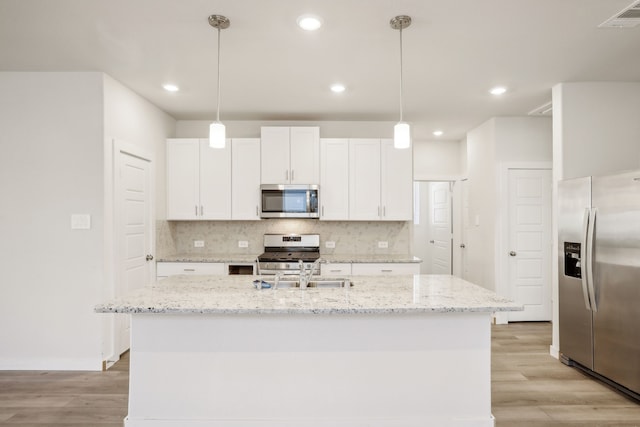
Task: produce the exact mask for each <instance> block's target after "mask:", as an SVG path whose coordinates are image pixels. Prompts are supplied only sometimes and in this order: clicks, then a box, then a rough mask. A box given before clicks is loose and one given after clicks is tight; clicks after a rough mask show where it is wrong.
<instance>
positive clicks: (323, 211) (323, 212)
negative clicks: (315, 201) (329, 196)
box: [322, 205, 324, 216]
mask: <svg viewBox="0 0 640 427" xmlns="http://www.w3.org/2000/svg"><path fill="white" fill-rule="evenodd" d="M322 216H324V205H323V206H322Z"/></svg>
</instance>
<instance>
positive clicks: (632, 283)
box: [558, 171, 640, 399]
mask: <svg viewBox="0 0 640 427" xmlns="http://www.w3.org/2000/svg"><path fill="white" fill-rule="evenodd" d="M558 243H559V248H558V253H559V264H558V267H559V268H558V270H559V272H558V273H559V282H558V285H559V310H560V312H559V329H560V353H561V358H562V359H561V360H562V361H563V362H564V363H566V364H569V365H574V366H577V367H579V368H582V369H583V370H585V371H587V372H588V373H591V374H593V375H594V376H596V377H599V378H600V379H602V380H604V381H606V382H608V383H610V384H611V385H614V386H616V387H617V388H619V389H621V390H622V391H624V392H626V393H627V394H630V395H632V396H633V397H635V398H637V399H640V171H635V172H626V173H620V174H616V175H610V176H603V177H586V178H577V179H572V180H566V181H562V182H560V183H559V186H558Z"/></svg>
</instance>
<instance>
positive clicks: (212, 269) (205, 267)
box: [156, 262, 226, 277]
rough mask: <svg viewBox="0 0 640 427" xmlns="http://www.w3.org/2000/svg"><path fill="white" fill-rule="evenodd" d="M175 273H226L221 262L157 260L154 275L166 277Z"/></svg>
mask: <svg viewBox="0 0 640 427" xmlns="http://www.w3.org/2000/svg"><path fill="white" fill-rule="evenodd" d="M177 274H190V275H194V276H197V275H207V274H226V272H225V268H224V263H221V262H159V263H158V264H157V265H156V276H158V277H166V276H175V275H177Z"/></svg>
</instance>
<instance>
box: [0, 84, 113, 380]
mask: <svg viewBox="0 0 640 427" xmlns="http://www.w3.org/2000/svg"><path fill="white" fill-rule="evenodd" d="M0 93H2V97H0V129H2V132H0V149H1V153H2V154H1V155H0V194H2V209H0V236H2V238H0V262H1V263H2V279H0V325H2V327H0V343H2V344H1V345H0V369H100V367H101V365H100V360H101V359H100V352H101V342H100V341H101V336H100V321H99V317H98V316H97V315H96V314H95V313H93V306H94V304H95V303H97V302H98V297H99V292H100V289H101V287H102V286H103V219H104V218H103V191H102V189H103V143H102V141H103V120H102V114H103V110H102V108H103V99H102V74H101V73H23V72H20V73H16V72H2V73H0ZM72 214H89V215H91V229H90V230H71V229H70V217H71V215H72Z"/></svg>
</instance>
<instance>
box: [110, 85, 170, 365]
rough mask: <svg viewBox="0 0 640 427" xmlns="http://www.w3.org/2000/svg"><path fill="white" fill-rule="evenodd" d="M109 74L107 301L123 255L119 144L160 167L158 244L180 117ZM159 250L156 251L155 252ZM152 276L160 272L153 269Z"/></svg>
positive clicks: (112, 321)
mask: <svg viewBox="0 0 640 427" xmlns="http://www.w3.org/2000/svg"><path fill="white" fill-rule="evenodd" d="M103 77H104V177H105V179H104V181H105V183H104V184H105V185H104V199H105V227H104V234H105V257H104V265H105V278H104V287H103V289H102V294H101V300H104V299H109V298H112V297H114V296H115V289H116V288H117V286H116V283H115V282H116V277H117V275H116V270H117V268H118V267H119V266H118V265H117V261H116V260H117V259H118V254H117V250H116V248H117V247H118V246H117V237H116V234H115V229H114V224H115V223H116V218H115V216H114V215H119V214H120V212H114V206H113V204H114V188H113V184H114V176H113V169H114V155H115V152H114V147H115V146H116V145H118V147H121V148H124V146H123V144H126V148H127V149H128V150H129V149H131V150H133V154H136V155H139V156H142V157H144V158H146V159H148V160H150V161H151V168H152V170H153V171H154V172H155V177H154V184H155V188H154V189H155V193H154V196H153V199H152V204H153V208H152V213H153V214H152V215H153V218H152V220H151V235H152V240H154V242H153V243H152V247H155V234H156V233H155V221H154V220H155V218H156V217H159V218H162V219H164V218H166V196H165V194H166V191H165V176H166V173H165V153H166V139H167V138H170V137H172V136H173V135H174V133H175V124H176V121H175V119H173V118H172V117H171V116H169V115H168V114H166V113H165V112H163V111H162V110H160V109H159V108H158V107H156V106H155V105H153V104H151V103H150V102H148V101H147V100H146V99H144V98H142V97H140V96H139V95H138V94H136V93H135V92H133V91H131V90H130V89H128V88H127V87H125V86H123V85H122V84H121V83H120V82H118V81H116V80H114V79H113V78H111V77H109V76H107V75H103ZM154 255H155V254H154ZM151 277H155V272H154V271H153V269H152V272H151ZM99 316H100V317H101V320H102V321H103V325H102V329H103V330H102V336H103V340H102V360H109V361H115V360H118V357H119V355H118V354H115V353H116V352H115V350H114V348H115V335H114V334H115V318H114V317H115V316H117V315H113V314H111V315H109V314H103V315H99Z"/></svg>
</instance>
